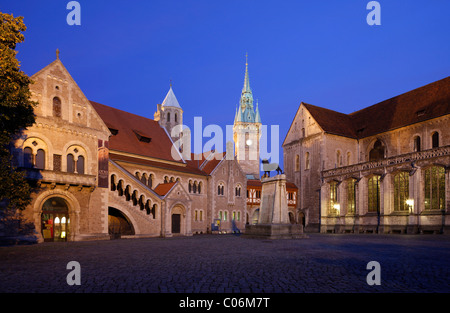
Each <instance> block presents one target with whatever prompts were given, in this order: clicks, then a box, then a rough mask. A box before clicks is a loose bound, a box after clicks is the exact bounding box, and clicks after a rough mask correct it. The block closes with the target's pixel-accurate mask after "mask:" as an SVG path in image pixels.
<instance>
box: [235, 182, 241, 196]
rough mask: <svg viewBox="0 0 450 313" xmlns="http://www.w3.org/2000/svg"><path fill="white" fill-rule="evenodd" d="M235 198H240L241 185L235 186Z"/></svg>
mask: <svg viewBox="0 0 450 313" xmlns="http://www.w3.org/2000/svg"><path fill="white" fill-rule="evenodd" d="M235 196H236V197H240V196H241V185H237V186H236V190H235Z"/></svg>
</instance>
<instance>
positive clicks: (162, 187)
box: [153, 182, 177, 197]
mask: <svg viewBox="0 0 450 313" xmlns="http://www.w3.org/2000/svg"><path fill="white" fill-rule="evenodd" d="M176 183H177V182H171V183H164V184H158V186H156V187H155V189H153V191H154V192H156V193H157V194H158V195H160V196H162V197H164V196H165V195H167V194H168V193H169V191H170V190H172V188H173V186H175V184H176Z"/></svg>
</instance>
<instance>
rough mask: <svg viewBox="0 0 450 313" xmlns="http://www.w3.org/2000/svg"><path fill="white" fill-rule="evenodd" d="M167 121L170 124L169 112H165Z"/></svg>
mask: <svg viewBox="0 0 450 313" xmlns="http://www.w3.org/2000/svg"><path fill="white" fill-rule="evenodd" d="M167 121H168V122H170V112H167Z"/></svg>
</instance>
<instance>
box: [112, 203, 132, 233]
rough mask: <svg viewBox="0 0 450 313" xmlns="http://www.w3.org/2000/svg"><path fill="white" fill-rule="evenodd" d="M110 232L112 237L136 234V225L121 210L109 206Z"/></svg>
mask: <svg viewBox="0 0 450 313" xmlns="http://www.w3.org/2000/svg"><path fill="white" fill-rule="evenodd" d="M108 233H109V236H110V237H111V239H118V238H120V237H122V236H130V235H134V234H135V232H134V227H133V224H132V223H131V222H130V220H129V219H128V218H127V217H126V216H125V214H123V213H122V212H121V211H119V210H117V209H116V208H113V207H108Z"/></svg>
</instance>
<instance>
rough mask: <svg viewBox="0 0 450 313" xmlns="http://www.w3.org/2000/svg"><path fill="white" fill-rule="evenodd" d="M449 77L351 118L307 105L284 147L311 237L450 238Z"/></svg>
mask: <svg viewBox="0 0 450 313" xmlns="http://www.w3.org/2000/svg"><path fill="white" fill-rule="evenodd" d="M449 129H450V77H447V78H444V79H441V80H439V81H436V82H433V83H430V84H428V85H426V86H423V87H420V88H417V89H414V90H412V91H409V92H407V93H404V94H401V95H398V96H396V97H393V98H391V99H388V100H385V101H383V102H380V103H377V104H375V105H372V106H370V107H367V108H364V109H362V110H359V111H357V112H354V113H351V114H343V113H339V112H336V111H332V110H329V109H326V108H322V107H318V106H314V105H311V104H307V103H303V102H302V103H301V104H300V106H299V108H298V110H297V112H296V114H295V117H294V119H293V122H292V124H291V126H290V129H289V131H288V133H287V135H286V137H285V140H284V142H283V145H282V146H283V151H284V166H285V172H286V175H287V178H288V179H289V180H291V181H292V182H294V183H295V184H296V185H297V186H299V190H298V197H297V201H298V211H297V212H296V214H297V216H296V217H297V218H298V219H304V220H305V224H306V231H316V232H318V231H321V232H336V233H341V232H354V233H361V232H373V233H426V232H438V233H442V232H444V233H449V232H450V188H449V185H450V174H449V172H450V170H449V169H450V132H449Z"/></svg>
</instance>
